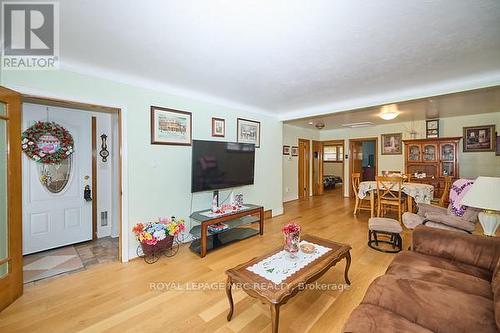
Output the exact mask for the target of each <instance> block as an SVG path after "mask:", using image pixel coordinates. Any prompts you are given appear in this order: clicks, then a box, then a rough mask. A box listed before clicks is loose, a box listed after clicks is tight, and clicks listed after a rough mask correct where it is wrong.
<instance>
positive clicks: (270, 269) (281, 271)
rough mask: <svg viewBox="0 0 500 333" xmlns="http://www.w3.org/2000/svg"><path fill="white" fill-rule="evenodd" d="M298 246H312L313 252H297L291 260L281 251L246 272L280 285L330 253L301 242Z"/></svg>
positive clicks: (248, 268)
mask: <svg viewBox="0 0 500 333" xmlns="http://www.w3.org/2000/svg"><path fill="white" fill-rule="evenodd" d="M300 244H311V245H314V252H313V253H304V252H302V251H299V252H298V253H297V257H296V258H294V259H291V258H290V255H289V254H288V253H287V252H286V251H284V250H282V251H280V252H278V253H276V254H273V255H272V256H270V257H267V258H266V259H263V260H261V261H259V262H258V263H256V264H254V265H252V266H250V267H247V270H249V271H250V272H253V273H255V274H257V275H260V276H262V277H263V278H265V279H267V280H269V281H271V282H273V283H275V284H280V283H281V282H283V281H284V280H285V279H286V278H288V277H290V276H292V275H293V274H295V273H296V272H298V271H299V270H301V269H302V268H304V267H306V266H307V265H309V264H310V263H311V262H313V261H314V260H316V259H318V258H319V257H321V256H322V255H324V254H325V253H327V252H328V251H331V249H330V248H329V247H325V246H321V245H318V244H314V243H310V242H306V241H301V242H300Z"/></svg>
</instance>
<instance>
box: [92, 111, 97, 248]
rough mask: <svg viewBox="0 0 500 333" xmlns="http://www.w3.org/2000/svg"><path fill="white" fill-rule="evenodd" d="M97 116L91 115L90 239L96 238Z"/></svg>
mask: <svg viewBox="0 0 500 333" xmlns="http://www.w3.org/2000/svg"><path fill="white" fill-rule="evenodd" d="M96 137H97V118H96V117H94V116H92V240H96V239H97V138H96Z"/></svg>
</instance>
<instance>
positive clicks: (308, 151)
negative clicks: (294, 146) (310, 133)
mask: <svg viewBox="0 0 500 333" xmlns="http://www.w3.org/2000/svg"><path fill="white" fill-rule="evenodd" d="M303 147H307V148H306V149H305V151H304V149H303ZM298 150H299V158H298V160H299V161H298V163H299V167H298V178H299V179H298V186H297V190H298V191H297V192H298V193H297V194H298V198H299V199H302V198H307V197H309V196H311V140H309V139H299V147H298ZM305 154H307V163H304V158H305V157H304V155H305ZM304 165H305V170H304ZM302 176H305V177H302ZM304 178H306V179H307V180H306V184H304V181H303V179H304ZM302 189H303V190H302ZM304 192H305V193H307V195H304Z"/></svg>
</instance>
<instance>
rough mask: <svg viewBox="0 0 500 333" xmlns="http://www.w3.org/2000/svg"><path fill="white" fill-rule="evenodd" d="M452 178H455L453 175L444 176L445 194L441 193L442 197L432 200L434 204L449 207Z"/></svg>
mask: <svg viewBox="0 0 500 333" xmlns="http://www.w3.org/2000/svg"><path fill="white" fill-rule="evenodd" d="M452 180H453V178H452V177H451V176H444V188H443V194H441V197H439V198H434V199H432V200H431V203H432V204H433V205H437V206H440V207H447V206H448V197H449V196H450V188H451V182H452Z"/></svg>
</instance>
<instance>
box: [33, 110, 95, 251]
mask: <svg viewBox="0 0 500 333" xmlns="http://www.w3.org/2000/svg"><path fill="white" fill-rule="evenodd" d="M47 119H48V120H49V121H53V122H56V123H57V124H59V125H61V126H63V127H64V128H66V129H67V130H68V131H69V132H70V133H71V135H72V136H73V140H74V152H73V154H72V156H71V157H70V158H67V159H66V160H65V162H64V163H61V164H60V165H46V164H41V163H37V162H35V161H33V160H31V159H29V158H28V157H27V156H26V155H25V154H23V254H29V253H34V252H39V251H43V250H48V249H52V248H56V247H60V246H64V245H68V244H73V243H78V242H82V241H86V240H90V239H92V202H91V201H86V200H85V199H84V188H85V186H86V185H88V186H89V187H90V188H92V129H91V126H92V118H91V115H90V113H87V112H83V111H78V110H68V109H64V108H53V107H50V108H49V111H47V107H46V106H43V105H36V104H29V103H25V104H23V131H24V130H25V129H27V128H28V127H30V126H32V125H33V124H35V122H36V121H47ZM47 176H48V177H47ZM47 179H49V181H47Z"/></svg>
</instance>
